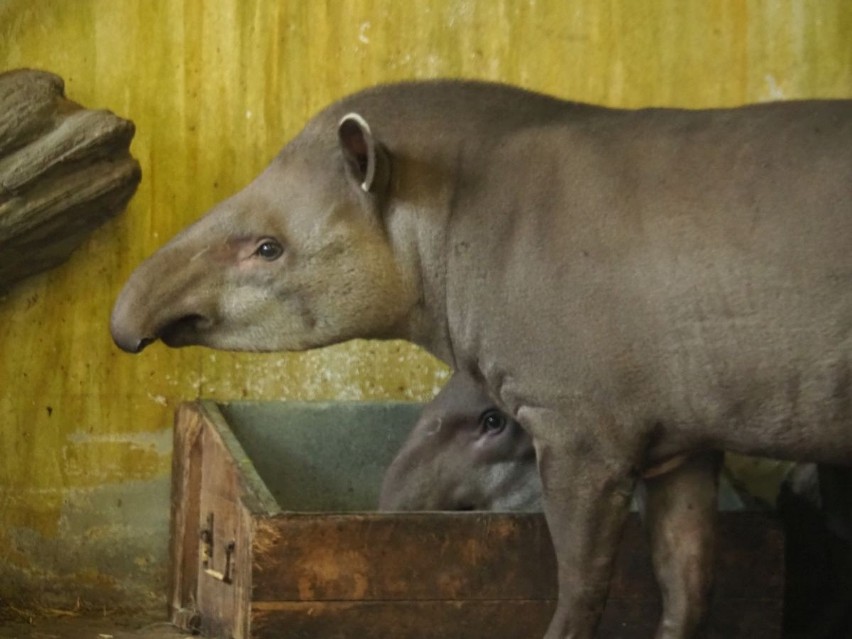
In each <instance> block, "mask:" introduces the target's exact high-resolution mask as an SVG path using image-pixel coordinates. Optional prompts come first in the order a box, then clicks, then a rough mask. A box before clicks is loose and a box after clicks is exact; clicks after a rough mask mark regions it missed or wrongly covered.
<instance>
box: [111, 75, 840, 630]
mask: <svg viewBox="0 0 852 639" xmlns="http://www.w3.org/2000/svg"><path fill="white" fill-rule="evenodd" d="M850 174H852V101H848V100H834V101H803V102H791V103H781V104H764V105H754V106H748V107H743V108H739V109H719V110H704V111H686V110H677V109H647V110H638V111H630V110H615V109H604V108H599V107H593V106H589V105H579V104H574V103H569V102H565V101H561V100H557V99H553V98H549V97H546V96H542V95H538V94H533V93H528V92H524V91H521V90H518V89H514V88H511V87H506V86H501V85H490V84H481V83H467V82H423V83H409V84H402V85H390V86H385V87H378V88H375V89H372V90H367V91H365V92H361V93H358V94H355V95H353V96H350V97H348V98H345V99H343V100H341V101H339V102H336V103H334V104H332V105H331V106H329V107H328V108H327V109H325V110H324V111H322V112H321V113H320V114H318V115H317V116H316V117H315V118H314V119H312V120H311V121H310V122H309V123H308V124H307V126H306V127H305V129H304V130H303V131H302V132H301V133H300V134H299V135H298V136H297V137H296V138H295V139H294V140H292V141H291V142H290V143H289V144H288V145H287V146H285V148H284V149H283V150H282V151H281V153H280V154H279V155H278V157H277V158H275V160H273V162H272V163H271V165H270V166H269V167H268V168H267V169H266V170H265V171H264V172H263V173H262V174H261V175H260V176H258V178H257V179H256V180H254V181H253V182H252V183H251V184H250V185H249V186H248V187H246V188H245V189H244V190H242V191H241V192H239V193H237V194H236V195H234V196H233V197H231V198H230V199H228V200H226V201H225V202H223V203H221V204H219V205H217V206H216V207H214V209H213V210H212V211H211V212H210V213H209V214H208V215H206V216H205V217H204V218H203V219H201V220H200V221H199V222H197V223H196V224H195V225H193V226H191V227H190V228H189V229H187V230H186V231H185V232H183V233H182V234H180V235H179V236H178V237H177V238H175V239H174V240H172V241H171V242H170V243H169V244H167V245H166V246H165V247H164V248H163V249H161V250H160V251H159V252H157V253H156V254H155V255H153V256H152V257H150V258H149V259H148V260H146V262H144V263H143V264H142V265H141V266H140V267H139V268H138V269H137V270H136V271H135V272H134V273H133V274H132V275H131V277H130V279H129V280H128V282H127V284H126V285H125V287H124V289H123V291H122V292H121V294H120V295H119V297H118V299H117V301H116V304H115V307H114V309H113V313H112V319H111V330H112V335H113V338H114V340H115V341H116V343H117V344H118V345H119V346H120V347H121V348H123V349H125V350H127V351H130V352H139V351H140V350H141V349H142V348H144V347H145V346H146V345H147V344H149V343H150V342H151V341H153V340H156V339H162V340H163V341H164V342H166V343H167V344H169V345H172V346H182V345H187V344H201V345H205V346H210V347H213V348H221V349H234V350H258V351H274V350H302V349H307V348H313V347H317V346H323V345H326V344H331V343H335V342H340V341H343V340H347V339H351V338H355V337H373V338H394V337H395V338H404V339H408V340H411V341H413V342H415V343H417V344H420V345H421V346H423V347H425V348H426V349H428V350H429V351H431V352H432V353H433V354H435V355H436V356H438V357H439V358H441V359H443V360H444V361H446V362H447V363H449V364H450V365H451V366H452V367H453V368H454V369H455V370H464V371H467V372H469V373H470V374H471V375H472V376H473V377H474V378H475V379H477V380H478V381H480V382H481V383H482V384H483V386H484V387H485V388H486V389H487V391H488V394H489V396H491V397H492V398H493V399H494V400H495V401H496V402H497V405H498V406H499V407H500V409H501V410H503V411H504V412H506V413H507V414H509V415H511V416H512V418H513V419H515V420H517V421H518V422H519V423H520V424H522V425H523V427H524V428H525V429H526V430H527V431H528V432H529V433H530V434H531V435H532V438H533V442H534V445H535V449H536V454H537V458H538V463H539V471H540V475H541V480H542V487H543V500H544V511H545V515H546V517H547V521H548V526H549V528H550V532H551V536H552V538H553V542H554V549H555V553H556V558H557V568H558V570H557V572H558V579H559V597H558V601H557V607H556V611H555V613H554V616H553V619H552V621H551V624H550V626H549V628H548V631H547V633H546V639H589V638H590V637H593V636H594V633H595V628H596V625H597V622H598V619H599V617H600V613H601V610H602V608H603V605H604V602H605V599H606V593H607V589H608V584H609V577H610V572H611V568H612V559H613V556H614V554H615V550H616V547H617V543H618V539H619V537H620V534H621V529H622V525H623V522H624V519H625V515H626V513H627V511H628V504H629V501H630V496H631V494H632V492H633V488H634V485H635V483H636V479H637V477H638V475H639V472H640V469H641V467H642V465H643V464H652V465H654V464H659V463H663V462H665V460H667V459H668V458H671V457H674V456H677V455H680V454H684V453H692V452H695V451H708V450H731V451H737V452H740V453H744V454H752V455H762V456H768V457H777V458H784V459H798V460H810V461H820V462H827V463H834V464H849V463H850V461H852V398H850V392H852V391H850V385H852V286H850V281H852V250H850V247H852V180H850V179H849V176H850ZM678 636H680V635H678V634H677V633H675V632H672V631H669V630H668V629H667V628H666V627H665V625H663V626H661V628H660V630H659V631H658V633H657V637H658V638H666V639H671V638H673V637H678Z"/></svg>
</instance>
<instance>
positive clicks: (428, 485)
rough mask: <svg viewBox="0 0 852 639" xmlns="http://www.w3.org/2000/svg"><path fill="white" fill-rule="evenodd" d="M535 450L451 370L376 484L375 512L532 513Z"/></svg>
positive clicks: (536, 494) (536, 504)
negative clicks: (378, 490) (380, 488)
mask: <svg viewBox="0 0 852 639" xmlns="http://www.w3.org/2000/svg"><path fill="white" fill-rule="evenodd" d="M540 502H541V483H540V480H539V476H538V470H537V467H536V457H535V449H534V447H533V444H532V439H531V438H530V436H529V435H528V434H527V433H526V432H525V431H524V430H523V429H522V428H521V426H520V424H518V423H517V422H516V421H514V420H512V419H510V418H509V417H507V416H506V415H505V414H504V413H501V412H500V410H499V409H498V408H497V407H496V406H495V405H494V403H493V402H492V401H491V400H490V399H489V397H488V395H487V394H486V393H485V392H484V391H483V389H482V386H481V385H479V384H478V383H477V382H475V381H474V380H473V379H472V378H471V377H470V376H468V375H467V374H464V373H456V374H455V375H453V377H452V378H451V379H450V381H449V382H448V383H447V385H446V386H445V387H444V388H443V389H442V390H441V392H440V393H438V395H437V396H436V397H435V399H434V400H432V402H431V403H429V404H427V405H426V406H425V407H424V409H423V412H422V413H421V415H420V418H419V419H418V421H417V423H416V424H415V426H414V428H413V429H412V431H411V434H410V435H409V437H408V439H407V440H406V442H405V444H404V445H403V446H402V448H401V449H400V452H399V453H398V454H397V456H396V458H395V459H394V461H393V462H392V463H391V465H390V467H389V468H388V470H387V472H386V474H385V478H384V481H383V483H382V490H381V496H380V499H379V508H380V509H381V510H538V509H540Z"/></svg>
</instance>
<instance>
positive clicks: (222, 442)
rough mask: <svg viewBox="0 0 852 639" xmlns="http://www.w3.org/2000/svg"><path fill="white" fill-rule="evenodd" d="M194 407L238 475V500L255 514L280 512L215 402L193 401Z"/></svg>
mask: <svg viewBox="0 0 852 639" xmlns="http://www.w3.org/2000/svg"><path fill="white" fill-rule="evenodd" d="M195 405H196V410H198V411H199V412H200V413H201V414H202V415H203V417H204V420H205V422H206V424H207V427H208V428H211V429H212V430H214V431H215V432H216V435H217V439H216V441H217V446H218V447H220V448H221V450H222V451H223V453H224V454H225V455H227V456H228V458H229V459H230V461H231V464H232V465H233V466H234V470H235V471H236V474H237V481H238V485H239V489H240V499H241V502H242V503H243V504H244V505H245V506H246V508H248V510H249V512H251V513H252V514H255V515H274V514H277V513H279V512H281V507H280V506H279V505H278V502H277V501H276V499H275V497H274V496H273V495H272V493H271V492H270V490H269V488H267V486H266V484H265V483H264V482H263V479H261V477H260V475H259V474H258V473H257V469H256V468H255V467H254V464H253V463H252V460H251V459H250V458H249V456H248V454H247V453H246V451H245V449H244V448H243V446H242V444H240V442H239V440H237V438H236V437H235V436H234V433H233V431H232V430H231V427H230V426H229V425H228V422H227V420H226V419H225V417H224V415H222V412H221V411H220V410H219V407H218V406H217V405H216V403H215V402H212V401H208V400H202V401H199V402H196V404H195Z"/></svg>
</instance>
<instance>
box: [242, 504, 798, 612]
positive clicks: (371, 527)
mask: <svg viewBox="0 0 852 639" xmlns="http://www.w3.org/2000/svg"><path fill="white" fill-rule="evenodd" d="M719 534H720V542H719V543H720V551H719V553H718V565H717V575H718V576H717V583H716V592H717V593H718V595H719V596H720V597H721V598H722V599H725V598H749V597H779V598H780V597H781V593H782V590H783V569H781V568H780V565H781V558H782V555H783V552H782V547H783V539H782V537H781V533H780V531H779V530H778V527H777V525H776V524H774V523H773V522H772V521H771V520H769V519H768V518H766V517H763V516H761V515H749V514H744V513H736V514H733V513H732V514H727V513H722V514H720V519H719ZM254 544H255V552H254V564H253V573H254V574H253V585H254V594H253V600H254V601H309V600H313V601H344V600H394V599H397V600H409V599H410V600H429V599H485V600H489V599H552V598H554V597H555V595H556V576H555V575H556V573H555V563H554V559H553V551H552V548H551V543H550V536H549V534H548V532H547V526H546V523H545V521H544V517H543V516H542V515H540V514H496V513H381V514H379V513H362V514H352V515H333V514H285V515H280V516H277V517H272V518H267V519H262V520H260V521H259V522H258V524H257V530H256V538H255V541H254ZM611 596H612V597H614V598H621V599H642V600H646V601H653V600H655V599H656V598H657V596H658V595H657V587H656V583H655V581H654V578H653V574H652V570H651V564H650V557H649V551H648V547H647V543H646V541H645V534H644V531H643V530H642V528H641V524H640V522H639V518H638V516H637V515H631V516H630V518H629V519H628V522H627V524H626V525H625V531H624V536H623V539H622V544H621V547H620V550H619V554H618V557H617V560H616V565H615V569H614V575H613V581H612V586H611Z"/></svg>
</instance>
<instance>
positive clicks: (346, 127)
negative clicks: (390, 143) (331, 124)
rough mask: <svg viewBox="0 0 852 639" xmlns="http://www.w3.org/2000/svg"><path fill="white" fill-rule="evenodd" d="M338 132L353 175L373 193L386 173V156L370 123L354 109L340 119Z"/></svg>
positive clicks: (362, 186)
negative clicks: (354, 111) (375, 137)
mask: <svg viewBox="0 0 852 639" xmlns="http://www.w3.org/2000/svg"><path fill="white" fill-rule="evenodd" d="M337 135H338V137H339V138H340V148H341V149H342V150H343V157H344V158H345V159H346V162H347V164H348V165H349V169H350V170H351V171H352V175H353V176H354V177H355V179H356V180H358V183H359V184H360V186H361V188H362V189H363V190H364V191H365V192H366V193H375V192H376V190H377V189H378V188H379V187H380V186H381V185H382V183H383V182H384V178H385V177H386V176H387V169H388V167H387V163H388V160H387V155H386V154H385V153H384V150H383V149H382V148H381V145H379V144H378V143H377V142H376V140H375V139H374V138H373V133H372V131H370V125H369V124H367V121H366V120H365V119H364V118H362V117H361V116H360V115H358V114H357V113H349V114H347V115H345V116H343V118H342V119H341V120H340V124H338V126H337Z"/></svg>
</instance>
